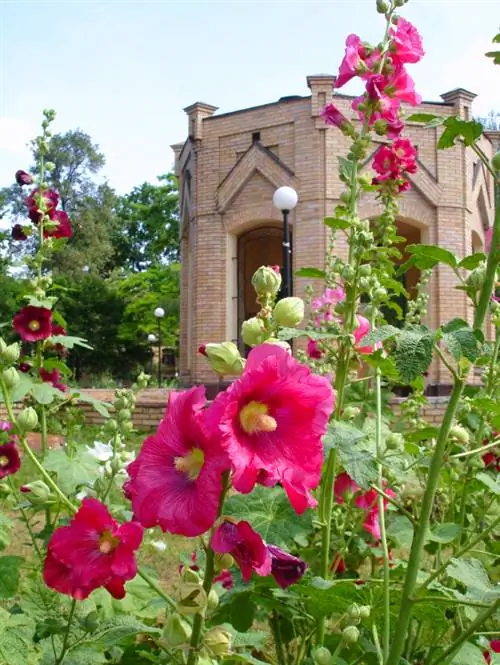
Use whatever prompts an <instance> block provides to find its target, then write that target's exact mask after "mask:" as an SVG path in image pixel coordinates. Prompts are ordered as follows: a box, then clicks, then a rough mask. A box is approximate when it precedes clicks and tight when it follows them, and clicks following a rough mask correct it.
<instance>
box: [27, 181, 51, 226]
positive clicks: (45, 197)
mask: <svg viewBox="0 0 500 665" xmlns="http://www.w3.org/2000/svg"><path fill="white" fill-rule="evenodd" d="M58 203H59V194H58V193H57V192H56V191H55V190H53V189H46V190H45V191H44V192H43V194H40V190H39V189H38V188H37V189H34V190H33V191H32V192H31V194H30V195H29V196H28V197H27V198H26V205H27V206H28V217H29V218H30V219H31V221H32V222H33V223H34V224H38V223H39V222H40V220H41V219H42V217H43V215H42V214H41V213H40V212H39V210H41V208H42V206H43V209H44V211H45V213H47V214H49V213H50V212H51V211H53V210H55V208H56V207H57V204H58Z"/></svg>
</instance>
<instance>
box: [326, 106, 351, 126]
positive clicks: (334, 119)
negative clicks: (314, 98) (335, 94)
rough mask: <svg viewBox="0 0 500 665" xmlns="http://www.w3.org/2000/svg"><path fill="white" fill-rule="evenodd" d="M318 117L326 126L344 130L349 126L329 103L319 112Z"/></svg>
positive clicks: (347, 121) (341, 114) (337, 110)
mask: <svg viewBox="0 0 500 665" xmlns="http://www.w3.org/2000/svg"><path fill="white" fill-rule="evenodd" d="M320 116H321V117H322V118H323V120H324V121H325V123H326V124H327V125H332V126H333V127H338V128H339V129H346V128H348V127H350V126H351V123H350V122H349V120H348V119H347V118H346V117H345V115H344V114H343V113H342V111H339V109H338V108H337V107H336V106H335V104H334V103H333V102H329V103H328V104H327V105H326V106H325V107H324V108H323V110H322V111H321V113H320Z"/></svg>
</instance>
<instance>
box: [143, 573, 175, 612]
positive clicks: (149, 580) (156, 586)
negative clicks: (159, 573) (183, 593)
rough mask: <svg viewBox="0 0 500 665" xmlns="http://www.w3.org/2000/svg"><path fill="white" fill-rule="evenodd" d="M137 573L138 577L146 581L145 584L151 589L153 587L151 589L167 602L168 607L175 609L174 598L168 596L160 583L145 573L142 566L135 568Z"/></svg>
mask: <svg viewBox="0 0 500 665" xmlns="http://www.w3.org/2000/svg"><path fill="white" fill-rule="evenodd" d="M137 575H138V576H139V577H142V579H143V580H144V581H145V582H146V584H147V585H148V586H149V587H150V588H151V589H153V591H155V592H156V593H157V594H158V595H159V596H160V598H163V600H164V601H165V602H166V603H167V605H168V606H169V607H170V609H172V610H175V609H176V608H177V605H176V603H175V600H173V598H170V596H169V595H168V593H165V591H163V589H162V588H161V587H160V585H159V584H158V583H157V582H156V581H155V580H154V579H153V578H152V577H150V576H149V575H148V574H147V573H145V572H144V570H143V569H142V568H138V569H137Z"/></svg>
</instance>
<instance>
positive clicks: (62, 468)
mask: <svg viewBox="0 0 500 665" xmlns="http://www.w3.org/2000/svg"><path fill="white" fill-rule="evenodd" d="M44 466H45V468H46V469H47V471H49V472H51V473H55V474H56V476H57V482H58V485H59V487H60V488H61V489H62V491H63V492H64V493H65V494H74V493H75V491H76V489H77V488H79V487H82V486H83V485H86V484H87V483H90V482H93V481H94V480H95V479H96V478H97V477H98V476H99V468H100V464H99V461H98V460H97V459H96V458H95V457H94V456H93V455H92V454H91V453H90V452H89V451H88V450H84V449H78V450H77V451H76V453H75V454H74V455H72V456H71V457H69V455H68V454H67V453H66V451H65V450H51V451H49V453H48V454H47V457H46V458H45V461H44Z"/></svg>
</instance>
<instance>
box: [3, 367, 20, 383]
mask: <svg viewBox="0 0 500 665" xmlns="http://www.w3.org/2000/svg"><path fill="white" fill-rule="evenodd" d="M2 379H3V382H4V383H5V385H6V386H7V388H13V387H14V386H15V385H16V383H17V382H18V381H19V373H18V371H17V369H15V368H14V367H7V369H4V371H3V372H2Z"/></svg>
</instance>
